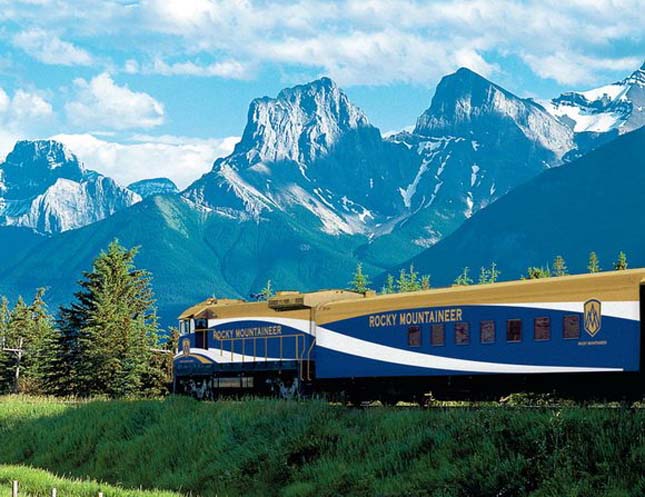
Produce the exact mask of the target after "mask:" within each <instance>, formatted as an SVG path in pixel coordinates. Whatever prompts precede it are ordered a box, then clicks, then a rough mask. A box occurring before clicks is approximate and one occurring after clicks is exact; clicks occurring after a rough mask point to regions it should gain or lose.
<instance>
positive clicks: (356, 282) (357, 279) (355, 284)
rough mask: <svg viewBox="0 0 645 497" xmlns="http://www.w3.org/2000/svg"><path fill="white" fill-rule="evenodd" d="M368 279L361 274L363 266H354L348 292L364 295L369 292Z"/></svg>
mask: <svg viewBox="0 0 645 497" xmlns="http://www.w3.org/2000/svg"><path fill="white" fill-rule="evenodd" d="M369 284H370V280H369V277H368V276H367V275H366V274H365V273H363V264H361V263H360V262H359V263H358V264H356V270H355V271H354V274H353V275H352V281H350V282H349V288H350V290H352V291H354V292H358V293H365V292H367V291H368V290H369Z"/></svg>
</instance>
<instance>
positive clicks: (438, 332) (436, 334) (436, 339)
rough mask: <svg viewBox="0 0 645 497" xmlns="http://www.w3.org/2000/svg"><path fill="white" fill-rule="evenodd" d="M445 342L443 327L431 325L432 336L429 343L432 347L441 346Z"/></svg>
mask: <svg viewBox="0 0 645 497" xmlns="http://www.w3.org/2000/svg"><path fill="white" fill-rule="evenodd" d="M445 341H446V333H445V328H444V325H442V324H433V325H432V335H431V337H430V342H431V343H432V345H434V346H440V345H443V344H444V343H445Z"/></svg>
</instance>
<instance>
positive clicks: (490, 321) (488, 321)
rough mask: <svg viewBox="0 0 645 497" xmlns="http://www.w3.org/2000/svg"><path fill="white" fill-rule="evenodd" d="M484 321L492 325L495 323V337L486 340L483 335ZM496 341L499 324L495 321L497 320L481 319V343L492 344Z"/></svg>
mask: <svg viewBox="0 0 645 497" xmlns="http://www.w3.org/2000/svg"><path fill="white" fill-rule="evenodd" d="M484 323H492V325H493V339H492V340H488V341H484V339H483V338H484V335H483V333H482V331H483V325H484ZM496 341H497V324H496V323H495V320H494V319H483V320H481V321H480V322H479V343H481V344H483V345H490V344H494V343H495V342H496Z"/></svg>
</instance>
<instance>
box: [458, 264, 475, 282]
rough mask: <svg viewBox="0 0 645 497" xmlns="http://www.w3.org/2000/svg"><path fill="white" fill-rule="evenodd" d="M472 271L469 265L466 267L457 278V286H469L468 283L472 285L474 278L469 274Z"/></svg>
mask: <svg viewBox="0 0 645 497" xmlns="http://www.w3.org/2000/svg"><path fill="white" fill-rule="evenodd" d="M469 272H470V268H469V267H468V266H466V267H464V269H463V270H462V272H461V273H460V274H459V276H457V278H455V282H454V284H455V285H457V286H467V285H472V283H473V280H472V279H471V278H470V276H468V273H469Z"/></svg>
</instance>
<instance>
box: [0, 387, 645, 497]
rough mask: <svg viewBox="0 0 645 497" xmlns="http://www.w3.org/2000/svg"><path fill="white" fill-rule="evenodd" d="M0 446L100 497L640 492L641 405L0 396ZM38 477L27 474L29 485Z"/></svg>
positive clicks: (8, 457) (644, 445)
mask: <svg viewBox="0 0 645 497" xmlns="http://www.w3.org/2000/svg"><path fill="white" fill-rule="evenodd" d="M0 443H1V444H2V446H1V448H0V464H6V465H9V464H12V465H29V466H32V467H38V468H42V469H45V470H48V471H50V472H53V473H56V474H58V475H65V477H66V478H81V479H88V478H89V479H94V480H98V481H102V482H108V483H110V484H113V485H116V486H118V487H120V489H115V490H114V493H108V492H107V491H106V494H105V495H106V497H110V495H135V494H134V493H133V494H127V493H124V492H125V490H123V489H135V490H136V489H138V488H140V487H142V488H144V489H163V490H167V491H172V492H178V493H181V494H187V493H191V494H192V495H201V496H215V495H218V496H225V495H230V496H263V497H265V496H281V497H296V496H316V497H319V496H443V497H448V496H455V497H457V496H469V497H472V496H493V495H497V496H525V495H530V496H534V497H538V496H539V497H543V496H544V497H546V496H552V497H556V496H557V497H569V496H570V497H573V496H579V497H583V496H584V497H592V496H610V497H628V496H629V497H632V496H633V497H642V496H643V495H645V476H644V475H643V468H645V409H633V408H627V407H617V408H585V407H566V408H508V407H505V408H499V407H484V408H453V409H443V408H435V409H425V410H424V409H418V408H417V409H401V408H374V409H368V410H359V409H347V408H344V407H339V406H330V405H328V404H325V403H323V402H317V401H308V402H302V403H297V402H283V401H275V400H247V401H243V402H232V401H226V402H219V403H206V402H204V403H200V402H197V401H193V400H191V399H187V398H172V397H171V398H168V399H164V400H132V401H100V400H99V401H91V402H62V401H54V400H48V399H30V398H24V397H5V398H0ZM12 471H17V472H21V471H27V469H25V468H19V469H13V467H12V466H4V467H1V470H0V482H2V483H3V484H4V482H6V481H8V480H10V479H14V478H13V477H12V476H11V473H12ZM25 474H28V473H25ZM29 474H31V473H29ZM47 478H50V477H49V476H47V475H46V474H45V473H33V479H34V482H36V481H43V482H44V481H47ZM17 479H18V478H17ZM57 484H58V483H57ZM60 484H62V482H61V483H60ZM34 485H36V483H34ZM69 485H73V483H72V482H70V483H69ZM77 485H90V486H91V485H97V484H96V483H91V482H89V483H78V484H77ZM7 488H8V487H7ZM34 488H35V487H34ZM61 488H62V487H61ZM79 488H80V487H79ZM88 488H90V487H88ZM91 488H96V487H91ZM70 489H71V486H70ZM2 491H4V487H3V490H2ZM74 492H76V493H74ZM118 492H121V493H118ZM0 495H4V494H0ZM34 495H36V494H34ZM39 495H45V494H44V493H43V494H39ZM59 495H60V496H61V497H63V495H64V494H63V493H62V492H59ZM65 495H71V496H76V495H79V496H80V495H87V494H84V493H82V491H81V490H80V489H79V490H70V492H69V493H68V494H65ZM136 495H138V493H137V494H136ZM149 495H161V494H149ZM168 495H169V494H168Z"/></svg>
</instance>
